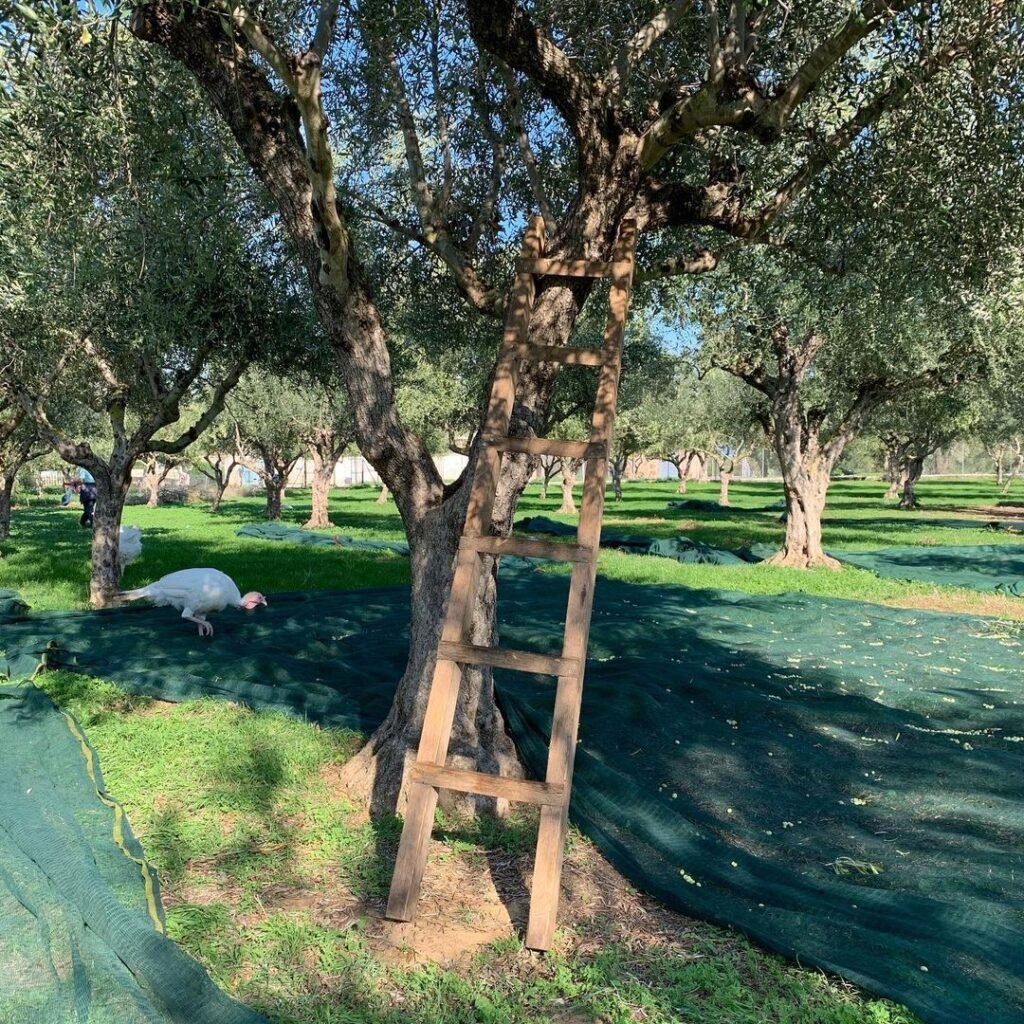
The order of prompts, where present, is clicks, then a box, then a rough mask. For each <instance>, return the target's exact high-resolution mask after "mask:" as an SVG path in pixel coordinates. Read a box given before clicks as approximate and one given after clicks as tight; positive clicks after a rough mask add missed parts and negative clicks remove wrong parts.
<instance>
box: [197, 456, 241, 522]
mask: <svg viewBox="0 0 1024 1024" xmlns="http://www.w3.org/2000/svg"><path fill="white" fill-rule="evenodd" d="M225 460H227V465H226V467H225ZM203 461H204V462H205V463H206V464H207V465H208V466H209V467H210V469H209V470H205V469H203V467H202V466H200V465H198V464H196V469H197V470H199V472H200V473H202V474H203V476H205V477H206V479H207V480H209V481H210V482H211V483H212V484H213V497H212V498H211V499H210V511H211V512H219V511H220V506H221V502H222V501H223V500H224V492H225V491H226V490H227V489H228V486H229V485H230V483H231V474H232V473H233V472H234V471H235V467H236V466H237V465H238V461H237V460H236V459H235V458H234V456H231V457H230V458H229V457H228V456H224V455H220V454H218V455H216V456H210V455H204V456H203Z"/></svg>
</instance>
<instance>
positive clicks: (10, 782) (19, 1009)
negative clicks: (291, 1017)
mask: <svg viewBox="0 0 1024 1024" xmlns="http://www.w3.org/2000/svg"><path fill="white" fill-rule="evenodd" d="M5 632H6V631H5ZM163 930H164V921H163V909H162V907H161V906H160V896H159V889H158V888H157V882H156V876H155V873H154V872H153V871H152V869H151V868H150V867H149V866H148V865H147V864H146V862H145V860H144V859H143V856H142V848H141V847H140V846H139V844H138V843H137V842H136V840H135V838H134V836H133V835H132V833H131V829H130V828H129V827H128V823H127V821H126V820H125V818H124V815H123V813H122V812H121V809H120V807H118V806H117V805H116V804H115V803H114V802H113V801H112V800H111V798H110V797H109V796H108V794H107V793H106V791H105V790H104V787H103V779H102V776H101V774H100V771H99V764H98V763H97V761H96V757H95V755H94V754H93V751H92V748H91V747H89V745H88V743H87V742H86V740H85V737H84V736H83V735H82V733H81V730H80V729H79V728H78V725H77V723H76V722H75V721H74V720H73V719H71V718H69V717H67V716H65V715H63V714H62V713H61V712H60V711H58V710H57V708H56V707H54V705H53V703H52V702H51V701H50V699H49V698H48V697H47V696H46V695H45V694H44V693H42V692H41V691H40V690H37V689H36V688H35V687H34V686H21V687H11V686H0V1022H2V1024H71V1022H75V1024H261V1022H262V1024H265V1021H264V1019H263V1018H262V1017H260V1016H259V1015H257V1014H255V1013H253V1012H251V1011H250V1010H247V1009H245V1007H243V1006H240V1005H239V1004H237V1003H233V1002H232V1001H231V1000H230V999H228V997H227V996H225V995H224V994H223V993H222V992H221V991H220V990H219V989H218V988H217V987H216V986H215V985H214V984H213V982H212V981H211V980H210V979H209V977H208V976H207V975H206V973H205V971H204V970H203V969H202V967H200V965H199V964H198V963H196V962H195V961H194V960H192V959H190V958H189V957H187V956H186V955H185V954H184V953H183V952H182V951H181V950H180V949H179V948H178V947H177V946H176V945H175V944H174V943H173V942H171V941H170V940H169V939H167V938H165V937H164V934H163Z"/></svg>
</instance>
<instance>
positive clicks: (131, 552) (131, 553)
mask: <svg viewBox="0 0 1024 1024" xmlns="http://www.w3.org/2000/svg"><path fill="white" fill-rule="evenodd" d="M117 543H118V547H117V565H118V568H119V569H120V574H121V575H122V576H123V575H124V570H125V567H126V566H128V565H130V564H131V563H132V562H134V561H135V559H136V558H138V557H139V556H140V555H141V554H142V531H141V530H140V529H139V528H138V527H137V526H122V527H121V534H120V537H119V539H118V542H117Z"/></svg>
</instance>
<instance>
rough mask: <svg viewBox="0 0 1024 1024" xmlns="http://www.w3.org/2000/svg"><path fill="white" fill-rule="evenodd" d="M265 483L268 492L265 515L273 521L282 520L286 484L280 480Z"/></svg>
mask: <svg viewBox="0 0 1024 1024" xmlns="http://www.w3.org/2000/svg"><path fill="white" fill-rule="evenodd" d="M263 483H264V487H265V488H266V492H267V504H266V508H265V509H264V510H263V515H264V517H265V518H267V519H271V520H274V519H280V518H281V505H282V499H283V495H284V484H283V483H282V482H281V481H280V480H278V479H271V480H264V482H263Z"/></svg>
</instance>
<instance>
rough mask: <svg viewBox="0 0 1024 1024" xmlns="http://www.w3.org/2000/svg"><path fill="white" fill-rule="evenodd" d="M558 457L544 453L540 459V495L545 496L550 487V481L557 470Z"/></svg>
mask: <svg viewBox="0 0 1024 1024" xmlns="http://www.w3.org/2000/svg"><path fill="white" fill-rule="evenodd" d="M558 468H559V467H558V459H556V458H554V457H553V456H550V455H545V456H543V457H542V458H541V460H540V476H541V484H540V496H541V497H542V498H547V496H548V490H549V488H550V487H551V481H552V480H554V478H555V474H556V473H557V472H558Z"/></svg>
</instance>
